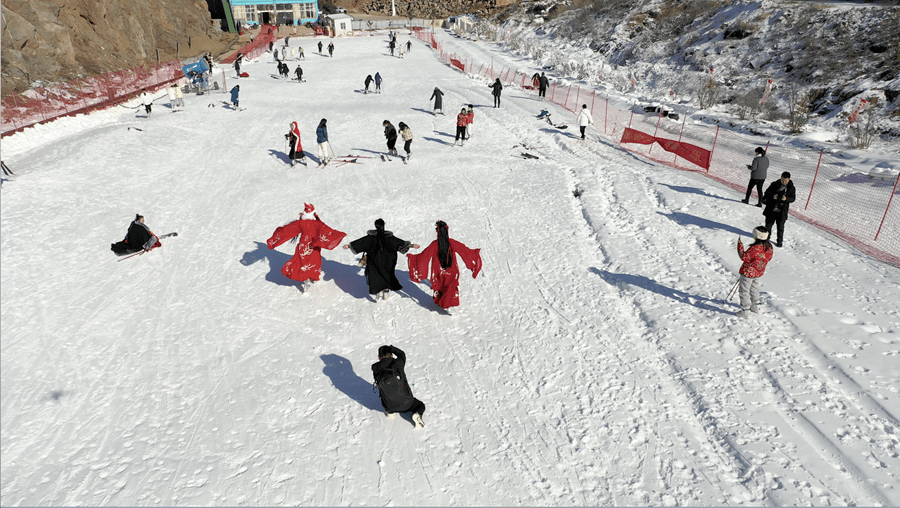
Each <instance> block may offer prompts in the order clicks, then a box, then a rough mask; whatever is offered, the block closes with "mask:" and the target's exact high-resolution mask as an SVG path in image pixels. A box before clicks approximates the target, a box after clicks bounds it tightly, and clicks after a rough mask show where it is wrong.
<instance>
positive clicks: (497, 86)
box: [488, 78, 503, 108]
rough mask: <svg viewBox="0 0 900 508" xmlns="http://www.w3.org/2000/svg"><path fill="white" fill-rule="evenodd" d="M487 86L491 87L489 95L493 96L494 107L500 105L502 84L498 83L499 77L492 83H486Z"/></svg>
mask: <svg viewBox="0 0 900 508" xmlns="http://www.w3.org/2000/svg"><path fill="white" fill-rule="evenodd" d="M488 88H491V89H492V91H491V95H493V96H494V107H495V108H499V107H500V91H501V90H503V85H502V84H501V83H500V78H497V79H496V80H494V83H493V84H492V85H488Z"/></svg>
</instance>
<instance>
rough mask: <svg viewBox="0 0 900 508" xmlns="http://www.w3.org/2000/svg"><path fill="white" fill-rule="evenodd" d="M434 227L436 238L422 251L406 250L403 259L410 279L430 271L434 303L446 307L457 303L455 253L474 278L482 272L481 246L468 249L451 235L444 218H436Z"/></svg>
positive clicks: (422, 276) (421, 277)
mask: <svg viewBox="0 0 900 508" xmlns="http://www.w3.org/2000/svg"><path fill="white" fill-rule="evenodd" d="M435 229H436V230H437V240H435V241H433V242H431V245H429V246H428V247H426V248H425V250H423V251H422V253H421V254H407V255H406V261H407V263H408V265H409V278H410V279H411V280H412V281H413V282H421V281H422V280H425V279H427V278H429V271H430V274H431V278H430V281H431V290H432V291H433V292H434V303H436V304H438V305H439V306H440V307H441V308H442V309H449V308H450V307H457V306H458V305H459V264H458V263H457V262H456V255H457V254H458V255H459V257H461V258H462V260H463V263H464V264H465V265H466V268H468V269H469V270H471V271H472V278H473V279H474V278H476V277H478V273H479V272H481V249H470V248H468V247H466V246H465V245H464V244H463V243H462V242H457V241H456V240H453V239H451V238H450V235H449V232H448V230H449V228H448V227H447V223H446V222H444V221H441V220H439V221H437V223H435Z"/></svg>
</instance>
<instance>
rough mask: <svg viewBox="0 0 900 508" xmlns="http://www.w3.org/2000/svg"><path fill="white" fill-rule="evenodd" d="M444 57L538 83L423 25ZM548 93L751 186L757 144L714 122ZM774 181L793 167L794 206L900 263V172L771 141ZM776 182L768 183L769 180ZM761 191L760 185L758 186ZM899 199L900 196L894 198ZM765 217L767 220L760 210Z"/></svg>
mask: <svg viewBox="0 0 900 508" xmlns="http://www.w3.org/2000/svg"><path fill="white" fill-rule="evenodd" d="M415 33H416V36H417V37H418V38H419V39H422V40H423V41H426V42H428V43H429V44H431V46H432V47H433V48H434V49H435V50H436V51H437V52H438V54H439V56H440V58H441V60H443V61H444V62H446V63H447V64H448V65H451V66H452V67H454V68H457V69H460V70H463V71H464V72H467V73H469V74H473V75H475V76H479V77H483V78H485V79H487V80H490V81H494V80H495V79H497V78H500V81H501V82H503V83H505V84H506V85H514V86H519V87H521V88H523V89H526V90H537V88H536V86H535V85H534V82H533V81H532V77H531V76H529V75H527V74H524V73H520V72H518V71H515V70H512V69H496V68H493V66H488V65H486V64H484V63H478V62H471V61H469V60H465V59H460V58H459V57H458V56H456V55H453V54H448V53H445V52H444V51H443V49H442V48H441V45H440V43H438V42H437V40H436V39H435V37H434V32H431V31H424V30H417V31H416V32H415ZM546 97H547V100H549V101H550V102H552V103H554V104H556V105H558V106H561V107H563V108H565V109H567V110H569V111H571V112H572V113H576V112H577V111H578V110H580V109H581V105H583V104H586V105H587V107H588V109H589V111H590V112H591V116H592V117H593V119H594V127H595V128H596V129H598V130H600V131H602V132H603V134H604V135H606V136H608V137H610V138H611V139H613V140H615V141H616V142H617V143H619V146H620V147H622V148H624V149H625V150H628V151H630V152H633V153H637V154H641V155H643V156H644V157H647V158H649V159H652V160H654V161H657V162H659V163H662V164H666V165H669V166H671V167H674V168H678V169H682V170H687V171H695V172H699V173H702V174H705V175H707V176H709V177H710V178H712V179H714V180H717V181H719V182H721V183H724V184H725V185H727V186H729V187H731V188H733V189H735V190H736V191H739V192H741V193H743V192H746V189H747V183H748V182H749V178H750V173H749V171H748V170H747V169H746V168H747V164H749V163H750V162H751V161H752V160H753V149H754V148H755V147H756V145H755V144H754V143H752V142H751V141H748V140H747V138H745V137H743V136H741V135H739V134H737V133H735V132H732V131H729V130H726V129H721V128H719V127H715V126H708V125H696V124H691V125H687V124H686V121H685V119H683V118H682V119H681V121H677V120H673V119H672V118H669V117H668V116H663V115H660V114H659V113H653V114H646V113H644V112H643V110H641V111H640V112H638V111H634V112H633V111H631V110H621V109H619V108H617V107H615V106H614V105H612V104H610V102H609V101H608V100H607V99H604V98H602V97H600V96H598V95H597V94H596V92H595V91H593V90H590V91H588V90H583V89H582V88H581V87H578V86H574V87H573V86H559V85H558V84H556V83H552V84H551V85H550V87H549V88H548V89H547V94H546ZM766 147H767V152H766V155H767V156H768V158H769V163H770V166H769V172H770V175H769V176H770V178H769V180H770V181H772V180H774V179H775V178H778V177H779V176H780V175H781V172H782V171H789V172H790V173H791V180H793V182H794V186H795V187H796V189H797V198H796V201H795V202H794V203H793V204H792V205H791V208H790V213H791V215H793V216H794V217H797V218H799V219H802V220H804V221H806V222H808V223H810V224H813V225H815V226H817V227H819V228H821V229H824V230H825V231H828V232H830V233H832V234H834V235H835V236H838V237H840V238H842V239H844V240H845V241H847V242H848V243H850V244H851V245H853V246H854V247H856V248H857V249H859V250H861V251H862V252H865V253H866V254H868V255H870V256H872V257H874V258H876V259H879V260H881V261H884V262H887V263H891V264H894V265H897V266H900V175H897V176H893V177H890V178H888V179H884V178H879V177H875V176H871V175H869V174H867V173H862V172H859V171H858V170H854V169H852V168H851V167H850V166H848V165H846V164H845V163H843V162H842V161H841V160H840V159H837V158H835V157H833V156H831V155H827V154H824V153H823V152H816V151H811V150H801V149H798V148H795V147H791V146H776V145H766ZM768 183H769V182H767V183H766V185H768ZM754 194H755V191H754ZM895 198H896V199H895ZM760 221H763V218H762V214H760Z"/></svg>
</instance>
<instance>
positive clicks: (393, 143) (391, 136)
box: [381, 120, 397, 156]
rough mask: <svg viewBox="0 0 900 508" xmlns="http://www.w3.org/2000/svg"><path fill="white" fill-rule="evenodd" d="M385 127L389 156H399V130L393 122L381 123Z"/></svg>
mask: <svg viewBox="0 0 900 508" xmlns="http://www.w3.org/2000/svg"><path fill="white" fill-rule="evenodd" d="M381 125H383V126H384V137H385V138H386V139H387V149H388V155H394V156H396V155H397V129H395V128H394V126H393V125H391V122H389V121H387V120H385V121H384V122H382V123H381Z"/></svg>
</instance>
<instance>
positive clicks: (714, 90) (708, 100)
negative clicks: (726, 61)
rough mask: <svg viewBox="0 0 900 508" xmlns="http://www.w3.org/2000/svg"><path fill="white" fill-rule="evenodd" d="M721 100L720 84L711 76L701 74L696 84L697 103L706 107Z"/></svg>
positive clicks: (703, 107)
mask: <svg viewBox="0 0 900 508" xmlns="http://www.w3.org/2000/svg"><path fill="white" fill-rule="evenodd" d="M721 100H722V85H721V84H720V83H719V82H718V81H716V80H715V79H714V78H713V77H712V76H703V77H701V78H700V81H699V83H698V84H697V103H698V104H697V105H698V106H699V107H700V109H706V108H708V107H710V106H713V105H715V104H718V103H719V102H720V101H721Z"/></svg>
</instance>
